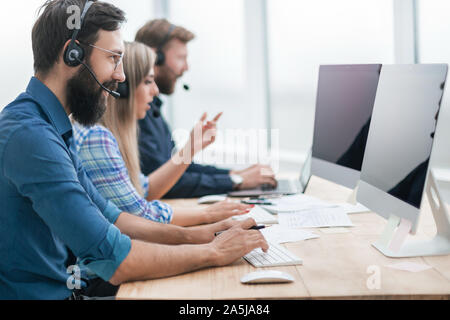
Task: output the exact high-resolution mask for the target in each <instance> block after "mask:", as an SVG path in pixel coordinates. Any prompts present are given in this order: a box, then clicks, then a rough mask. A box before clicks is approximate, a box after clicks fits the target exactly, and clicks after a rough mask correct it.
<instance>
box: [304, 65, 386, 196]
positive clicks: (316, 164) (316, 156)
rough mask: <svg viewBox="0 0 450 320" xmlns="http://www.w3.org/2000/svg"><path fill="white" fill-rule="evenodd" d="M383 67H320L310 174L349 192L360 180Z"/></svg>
mask: <svg viewBox="0 0 450 320" xmlns="http://www.w3.org/2000/svg"><path fill="white" fill-rule="evenodd" d="M381 68H382V65H381V64H370V65H324V66H321V67H320V71H319V84H318V88H317V102H316V118H315V124H314V140H313V150H312V162H311V173H312V174H313V175H316V176H319V177H322V178H324V179H327V180H330V181H333V182H335V183H338V184H341V185H344V186H346V187H348V188H351V189H353V188H355V187H356V185H357V183H358V180H359V178H360V172H361V167H362V162H363V158H364V151H365V148H366V142H367V136H368V132H369V127H370V120H371V117H372V111H373V106H374V102H375V97H376V93H377V88H378V81H379V77H380V72H381Z"/></svg>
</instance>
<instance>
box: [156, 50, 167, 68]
mask: <svg viewBox="0 0 450 320" xmlns="http://www.w3.org/2000/svg"><path fill="white" fill-rule="evenodd" d="M165 62H166V55H165V54H164V52H162V50H158V51H157V52H156V61H155V65H157V66H162V65H164V63H165Z"/></svg>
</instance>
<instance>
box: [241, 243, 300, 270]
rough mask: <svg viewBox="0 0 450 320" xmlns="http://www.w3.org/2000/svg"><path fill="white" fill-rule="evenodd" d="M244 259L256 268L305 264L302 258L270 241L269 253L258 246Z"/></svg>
mask: <svg viewBox="0 0 450 320" xmlns="http://www.w3.org/2000/svg"><path fill="white" fill-rule="evenodd" d="M244 259H245V260H247V262H249V263H250V264H251V265H253V266H254V267H256V268H262V267H280V266H295V265H301V264H303V261H302V259H300V258H299V257H297V256H296V255H294V254H293V253H291V252H289V251H288V250H287V249H285V248H283V247H282V246H280V245H278V244H273V243H269V250H268V251H267V253H265V252H264V251H262V249H261V248H258V249H255V250H253V251H252V252H250V253H249V254H247V255H246V256H244Z"/></svg>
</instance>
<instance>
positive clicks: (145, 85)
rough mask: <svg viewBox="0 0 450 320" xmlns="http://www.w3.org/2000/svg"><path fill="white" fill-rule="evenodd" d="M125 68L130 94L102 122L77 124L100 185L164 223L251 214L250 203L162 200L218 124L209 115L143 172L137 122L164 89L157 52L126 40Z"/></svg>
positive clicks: (129, 208)
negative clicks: (157, 78)
mask: <svg viewBox="0 0 450 320" xmlns="http://www.w3.org/2000/svg"><path fill="white" fill-rule="evenodd" d="M125 52H126V53H125V56H124V61H123V67H124V71H125V75H126V78H127V85H128V92H129V97H126V98H121V99H118V100H114V99H112V98H111V97H109V101H108V108H107V111H106V113H105V115H104V116H103V118H102V119H101V120H100V122H99V124H97V125H95V126H93V127H90V128H87V127H82V126H80V125H79V124H77V123H75V124H74V138H75V142H76V146H77V151H78V154H79V156H80V159H81V161H82V163H83V167H84V168H85V170H86V172H87V174H88V176H89V178H90V179H91V180H92V182H93V183H94V185H95V187H96V188H97V190H98V191H99V192H100V193H101V194H102V195H103V197H105V199H108V200H111V201H112V202H113V203H114V204H115V205H117V206H118V207H119V208H120V209H121V210H123V211H125V212H129V213H132V214H135V215H138V216H141V217H144V218H146V219H149V220H152V221H157V222H161V223H172V224H177V225H181V226H193V225H199V224H207V223H214V222H217V221H221V220H224V219H227V218H229V217H231V216H235V215H241V214H245V213H248V212H249V211H250V209H251V208H252V207H251V206H248V205H243V204H238V203H234V202H229V201H223V202H219V203H217V204H215V205H212V206H209V207H205V208H192V209H188V208H174V209H173V208H171V207H170V206H169V205H168V204H166V203H163V202H161V201H158V200H156V199H160V198H161V197H162V196H164V194H165V193H167V192H168V191H169V190H170V189H171V188H172V187H173V185H174V184H175V183H176V182H177V181H178V179H179V178H180V177H181V176H182V175H183V173H184V172H185V170H186V169H187V168H188V167H189V165H190V164H191V162H192V158H193V157H194V155H195V154H196V153H197V152H199V151H201V150H203V149H204V148H206V147H207V146H209V145H210V144H212V143H213V142H214V141H215V133H216V123H217V121H218V120H219V118H220V116H221V114H219V115H218V116H216V118H215V119H214V120H213V121H206V114H204V115H203V116H202V118H201V119H200V121H199V122H198V123H197V124H196V126H195V127H194V129H193V131H192V133H191V136H190V139H189V141H188V142H187V143H186V145H185V147H184V148H183V149H182V150H180V151H179V152H178V153H176V154H175V155H174V156H173V157H172V159H171V160H169V161H168V162H167V163H166V164H165V165H164V166H162V167H161V168H159V169H158V170H156V171H155V172H153V173H152V174H151V175H150V176H149V177H145V176H144V175H142V173H141V170H140V163H139V152H138V143H137V121H138V120H140V119H143V118H144V117H145V115H146V112H147V111H148V110H149V109H150V106H149V103H150V102H151V101H152V100H153V98H154V97H155V96H157V95H158V94H159V91H158V87H157V86H156V84H155V82H154V70H153V65H154V61H155V54H154V53H153V51H152V50H151V49H150V48H149V47H147V46H145V45H143V44H140V43H137V42H133V43H125Z"/></svg>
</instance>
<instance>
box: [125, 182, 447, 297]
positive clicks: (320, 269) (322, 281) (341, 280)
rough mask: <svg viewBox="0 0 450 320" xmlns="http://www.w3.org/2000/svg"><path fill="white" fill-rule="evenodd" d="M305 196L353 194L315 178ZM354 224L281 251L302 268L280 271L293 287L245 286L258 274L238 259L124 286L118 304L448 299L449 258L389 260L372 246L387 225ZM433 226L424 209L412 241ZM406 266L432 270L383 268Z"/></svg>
mask: <svg viewBox="0 0 450 320" xmlns="http://www.w3.org/2000/svg"><path fill="white" fill-rule="evenodd" d="M306 194H309V195H312V196H315V197H318V198H320V199H323V200H328V201H333V202H345V201H346V200H347V199H348V197H349V196H350V194H351V190H349V189H347V188H344V187H342V186H339V185H336V184H333V183H330V182H328V181H325V180H322V179H319V178H316V177H313V178H312V179H311V182H310V185H309V187H308V190H307V192H306ZM171 204H172V205H185V206H195V205H196V201H195V200H175V201H171ZM350 218H351V220H352V221H353V223H354V224H355V227H354V228H350V229H349V231H350V232H349V233H343V234H325V233H323V232H321V231H320V230H315V231H314V232H316V233H317V234H319V235H320V238H318V239H313V240H308V241H302V242H298V243H289V244H286V245H285V246H286V247H287V248H288V249H289V250H291V251H292V252H293V253H295V254H296V255H298V256H299V257H301V258H302V259H303V265H302V266H295V267H278V268H271V269H278V270H282V271H287V272H289V273H290V274H292V275H293V276H294V277H295V282H294V283H291V284H265V285H243V284H241V283H240V281H239V280H240V278H241V277H242V276H243V275H245V274H247V273H249V272H252V271H255V270H256V268H254V267H252V266H251V265H250V264H248V263H247V262H246V261H245V260H243V259H241V260H239V261H237V262H236V263H234V264H233V265H230V266H227V267H223V268H209V269H205V270H200V271H197V272H192V273H189V274H185V275H180V276H176V277H171V278H165V279H159V280H152V281H142V282H134V283H128V284H124V285H122V286H121V287H120V290H119V292H118V295H117V298H118V299H152V300H153V299H154V300H216V299H218V300H229V299H232V300H240V299H243V300H245V299H449V298H450V256H443V257H428V258H403V259H391V258H387V257H385V256H384V255H382V254H381V253H379V252H378V251H377V250H376V249H375V248H373V247H372V246H371V243H373V242H374V241H376V240H377V239H378V237H379V236H380V234H381V232H382V231H383V229H384V226H385V224H386V220H384V219H383V218H381V217H379V216H378V215H376V214H374V213H365V214H356V215H350ZM435 230H436V228H435V226H434V222H433V220H432V218H431V211H430V209H429V206H428V204H426V205H425V209H424V213H423V214H422V216H421V221H420V223H419V229H418V234H417V236H415V237H424V236H426V235H429V236H432V235H433V234H434V233H435ZM401 261H410V262H416V263H422V264H428V265H430V266H432V267H433V268H432V269H430V270H427V271H422V272H418V273H412V272H408V271H399V270H394V269H391V268H387V267H385V266H386V265H389V264H393V263H397V262H401ZM370 267H372V268H375V270H378V271H379V276H380V288H379V289H376V288H375V289H369V287H372V286H368V285H367V283H368V279H369V278H370V277H373V276H374V273H373V271H371V270H372V269H370Z"/></svg>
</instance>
